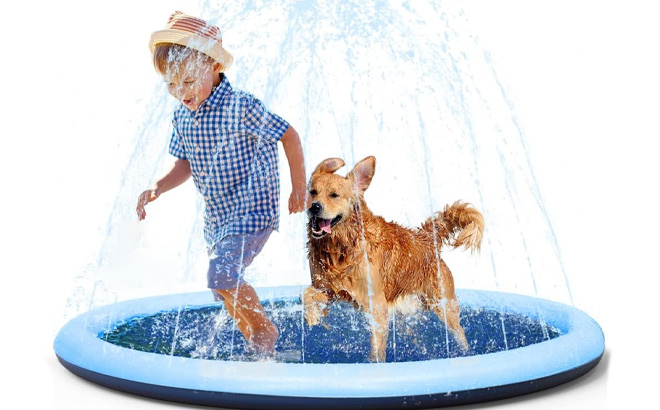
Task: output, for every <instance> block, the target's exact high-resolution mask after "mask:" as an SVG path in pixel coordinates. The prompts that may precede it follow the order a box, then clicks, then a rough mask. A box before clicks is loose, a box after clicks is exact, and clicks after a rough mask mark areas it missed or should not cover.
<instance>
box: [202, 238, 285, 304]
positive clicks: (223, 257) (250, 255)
mask: <svg viewBox="0 0 660 410" xmlns="http://www.w3.org/2000/svg"><path fill="white" fill-rule="evenodd" d="M272 232H273V228H270V227H269V228H265V229H262V230H260V231H257V232H253V233H248V234H242V235H230V236H227V237H225V238H224V239H222V240H221V241H219V242H217V243H216V244H215V245H214V246H213V248H211V249H209V258H210V261H209V271H208V273H207V278H208V287H209V288H210V289H221V290H223V289H237V288H238V286H240V284H241V283H243V282H244V281H243V273H244V272H245V268H247V267H248V266H250V264H251V263H252V260H253V259H254V257H255V256H257V255H258V254H259V252H261V250H262V249H263V247H264V245H265V244H266V241H267V240H268V237H269V236H270V234H271V233H272ZM213 294H214V295H215V298H216V300H222V296H220V295H219V294H218V293H217V292H213Z"/></svg>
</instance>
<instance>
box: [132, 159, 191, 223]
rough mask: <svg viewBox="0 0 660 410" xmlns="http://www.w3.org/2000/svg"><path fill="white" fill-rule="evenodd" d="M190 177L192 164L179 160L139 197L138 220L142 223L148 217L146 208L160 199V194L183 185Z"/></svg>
mask: <svg viewBox="0 0 660 410" xmlns="http://www.w3.org/2000/svg"><path fill="white" fill-rule="evenodd" d="M190 175H191V171H190V162H188V160H185V159H181V158H179V159H177V160H176V161H174V165H172V168H171V169H170V170H169V171H168V172H167V173H166V174H165V175H164V176H163V177H162V178H160V179H159V180H158V181H156V183H155V184H154V186H153V187H151V188H150V189H147V190H146V191H144V192H142V193H141V194H140V196H139V197H138V204H137V208H136V211H137V214H138V219H139V220H140V221H141V220H143V219H144V218H145V217H146V216H147V213H146V212H145V210H144V207H145V206H146V205H147V204H148V203H149V202H151V201H154V200H156V199H158V197H159V196H160V194H162V193H164V192H167V191H169V190H170V189H173V188H176V187H178V186H179V185H181V184H183V183H184V182H186V181H187V180H188V178H190Z"/></svg>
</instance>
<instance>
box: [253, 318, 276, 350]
mask: <svg viewBox="0 0 660 410" xmlns="http://www.w3.org/2000/svg"><path fill="white" fill-rule="evenodd" d="M278 336H279V332H278V331H277V327H276V326H275V325H274V324H272V323H270V321H269V323H265V324H263V325H262V326H260V327H259V328H256V329H252V337H251V338H250V339H251V340H250V343H251V344H252V346H253V347H254V349H255V350H256V351H257V352H258V353H259V354H261V355H267V356H272V355H273V354H275V343H277V337H278Z"/></svg>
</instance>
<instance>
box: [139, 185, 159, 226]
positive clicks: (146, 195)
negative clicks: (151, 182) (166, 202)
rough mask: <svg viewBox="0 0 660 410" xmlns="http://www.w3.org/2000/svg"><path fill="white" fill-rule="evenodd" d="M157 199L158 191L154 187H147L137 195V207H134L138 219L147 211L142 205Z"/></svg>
mask: <svg viewBox="0 0 660 410" xmlns="http://www.w3.org/2000/svg"><path fill="white" fill-rule="evenodd" d="M156 199H158V193H157V192H156V190H155V189H147V190H146V191H144V192H143V193H141V194H140V196H139V197H138V203H137V208H136V209H135V210H136V212H137V215H138V220H140V221H141V220H143V219H144V218H145V217H146V216H147V213H146V212H145V210H144V207H145V206H146V205H147V204H148V203H149V202H151V201H155V200H156Z"/></svg>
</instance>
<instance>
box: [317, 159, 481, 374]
mask: <svg viewBox="0 0 660 410" xmlns="http://www.w3.org/2000/svg"><path fill="white" fill-rule="evenodd" d="M342 166H344V161H343V160H342V159H340V158H328V159H326V160H325V161H323V162H321V164H319V165H318V167H317V168H316V170H315V171H314V172H313V174H312V176H311V178H310V181H309V192H310V195H311V197H312V205H311V207H310V208H309V210H308V211H307V212H308V216H309V221H308V223H307V233H308V241H307V252H308V257H309V266H310V271H311V276H312V285H311V286H309V287H308V288H307V289H306V290H305V294H304V306H305V307H304V309H305V319H306V321H307V323H308V325H310V326H312V325H316V324H318V323H320V322H321V319H322V318H323V316H324V315H325V314H326V313H327V310H328V308H329V304H330V303H331V302H332V301H335V300H338V299H344V300H347V301H349V302H353V303H354V305H355V306H356V307H357V308H360V309H362V310H363V311H364V312H365V313H366V314H368V315H369V318H370V323H371V354H370V357H369V359H370V360H371V361H374V362H384V361H385V347H386V343H387V337H388V332H389V330H388V308H392V307H394V306H395V305H396V304H397V303H399V302H400V301H401V300H405V299H417V300H418V301H419V302H420V303H421V306H422V307H423V308H425V309H431V310H433V311H434V312H435V313H436V314H437V315H438V317H439V318H440V320H442V321H443V322H444V323H446V325H447V327H448V329H449V330H450V331H451V333H452V334H453V336H454V337H455V339H456V341H457V342H458V344H459V345H460V346H461V348H462V349H464V350H467V349H468V342H467V340H466V338H465V333H464V331H463V328H462V326H461V324H460V320H459V313H460V307H459V304H458V301H457V300H456V295H455V292H454V279H453V277H452V274H451V272H450V271H449V268H448V267H447V265H446V264H445V262H444V261H443V260H442V258H440V248H441V246H442V245H449V246H453V247H459V246H463V247H465V248H466V249H469V250H471V251H473V252H474V251H479V248H480V245H481V238H482V235H483V230H484V220H483V217H482V215H481V213H479V211H477V210H476V209H474V208H473V207H472V206H471V205H470V204H467V203H461V202H455V203H454V204H453V205H451V206H450V205H447V206H445V208H444V210H443V211H442V212H437V213H435V214H434V215H433V216H432V217H430V218H428V219H427V220H426V221H425V222H424V223H423V224H422V226H421V227H420V228H417V229H409V228H405V227H403V226H401V225H398V224H396V223H394V222H387V221H385V219H383V218H382V217H380V216H376V215H374V214H373V213H372V212H371V211H370V210H369V208H368V207H367V204H366V202H365V200H364V192H365V191H366V189H367V188H368V187H369V185H370V183H371V180H372V178H373V176H374V172H375V167H376V159H375V158H374V157H367V158H365V159H363V160H362V161H360V162H359V163H358V164H356V165H355V167H354V168H353V170H351V171H350V172H349V173H348V175H346V177H343V176H341V175H337V174H335V171H337V170H338V169H339V168H341V167H342Z"/></svg>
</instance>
